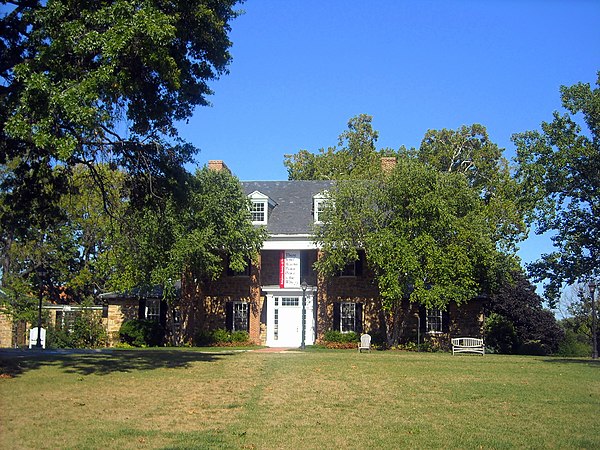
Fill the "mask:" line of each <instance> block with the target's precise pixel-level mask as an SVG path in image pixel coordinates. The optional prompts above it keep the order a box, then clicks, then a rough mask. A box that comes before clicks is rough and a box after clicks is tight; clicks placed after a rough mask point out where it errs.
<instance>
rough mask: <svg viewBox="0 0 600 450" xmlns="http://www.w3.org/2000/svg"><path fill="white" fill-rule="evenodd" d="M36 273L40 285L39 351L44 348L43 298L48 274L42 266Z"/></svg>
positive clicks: (37, 342) (37, 345)
mask: <svg viewBox="0 0 600 450" xmlns="http://www.w3.org/2000/svg"><path fill="white" fill-rule="evenodd" d="M35 271H36V273H37V276H38V283H39V293H38V296H39V299H38V323H37V340H36V343H35V347H36V348H38V349H41V348H43V347H42V297H43V296H44V282H43V280H44V279H45V278H46V274H47V273H48V272H46V269H44V268H43V267H42V266H40V267H38V268H37V269H36V270H35Z"/></svg>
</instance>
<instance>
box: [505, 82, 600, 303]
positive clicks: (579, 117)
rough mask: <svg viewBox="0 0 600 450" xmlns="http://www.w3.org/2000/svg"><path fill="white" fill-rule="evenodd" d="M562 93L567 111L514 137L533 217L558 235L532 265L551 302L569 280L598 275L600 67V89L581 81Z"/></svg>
mask: <svg viewBox="0 0 600 450" xmlns="http://www.w3.org/2000/svg"><path fill="white" fill-rule="evenodd" d="M560 92H561V99H562V105H563V107H564V108H565V110H566V111H567V112H566V113H565V114H564V115H561V114H560V113H559V112H555V113H554V117H553V120H552V121H551V122H542V125H541V128H542V130H541V132H540V131H529V132H525V133H520V134H516V135H514V136H513V141H514V143H515V144H516V146H517V161H518V163H519V167H518V172H517V174H518V177H519V178H520V180H521V181H522V186H523V187H524V197H527V198H529V200H530V201H531V203H532V205H533V206H534V207H535V209H534V214H532V215H531V217H530V222H531V223H535V224H536V225H537V232H538V233H539V234H541V233H545V232H551V233H552V234H553V235H554V236H553V238H552V241H553V244H554V247H555V251H553V252H551V253H549V254H544V255H542V257H541V259H540V260H539V261H536V262H535V263H533V264H531V265H529V267H528V269H529V271H530V273H531V274H532V275H533V276H534V278H535V281H546V284H545V286H544V288H545V293H546V297H547V298H548V300H550V301H552V302H557V301H558V300H559V297H560V293H561V290H562V288H563V286H564V285H565V284H568V285H573V284H575V283H576V282H581V281H585V280H590V279H598V278H599V277H600V258H598V255H600V239H599V236H600V221H599V220H598V217H599V216H600V147H599V143H600V72H598V78H597V81H596V88H593V87H591V86H590V84H589V83H577V84H575V85H573V86H569V87H567V86H561V88H560ZM581 124H585V127H586V128H587V129H585V128H584V129H582V126H581Z"/></svg>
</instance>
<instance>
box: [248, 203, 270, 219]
mask: <svg viewBox="0 0 600 450" xmlns="http://www.w3.org/2000/svg"><path fill="white" fill-rule="evenodd" d="M250 215H251V217H252V223H267V202H266V201H263V200H252V206H251V207H250Z"/></svg>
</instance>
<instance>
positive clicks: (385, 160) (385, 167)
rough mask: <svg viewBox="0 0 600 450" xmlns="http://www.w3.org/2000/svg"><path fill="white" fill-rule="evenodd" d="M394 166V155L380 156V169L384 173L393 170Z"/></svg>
mask: <svg viewBox="0 0 600 450" xmlns="http://www.w3.org/2000/svg"><path fill="white" fill-rule="evenodd" d="M395 166H396V157H395V156H382V157H381V171H382V172H383V173H384V174H386V175H387V174H389V173H391V172H392V170H394V167H395Z"/></svg>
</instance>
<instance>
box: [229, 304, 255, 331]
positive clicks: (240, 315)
mask: <svg viewBox="0 0 600 450" xmlns="http://www.w3.org/2000/svg"><path fill="white" fill-rule="evenodd" d="M249 307H250V304H249V303H248V302H237V301H236V302H233V311H232V314H233V317H232V318H231V331H246V332H250V323H249V320H248V308H249ZM236 319H237V320H236ZM238 322H241V323H242V326H241V327H237V326H236V324H237V323H238ZM243 324H245V327H244V326H243Z"/></svg>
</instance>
